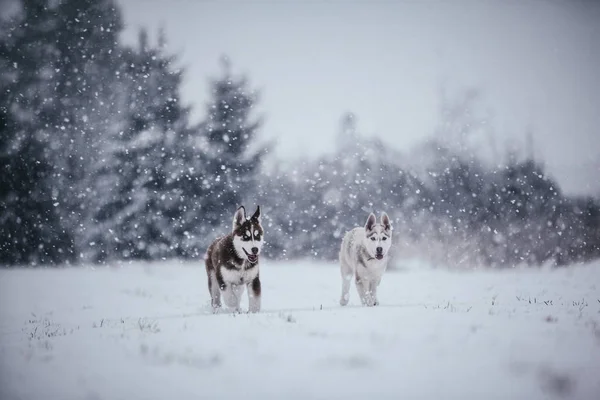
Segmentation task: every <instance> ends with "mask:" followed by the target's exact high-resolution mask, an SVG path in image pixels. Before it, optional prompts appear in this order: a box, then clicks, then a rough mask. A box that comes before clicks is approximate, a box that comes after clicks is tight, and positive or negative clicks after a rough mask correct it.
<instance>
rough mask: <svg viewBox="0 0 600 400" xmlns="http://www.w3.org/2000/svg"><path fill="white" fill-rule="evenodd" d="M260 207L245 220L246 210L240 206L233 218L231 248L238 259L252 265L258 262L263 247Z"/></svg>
mask: <svg viewBox="0 0 600 400" xmlns="http://www.w3.org/2000/svg"><path fill="white" fill-rule="evenodd" d="M260 222H261V216H260V206H257V207H256V211H255V212H254V214H253V215H252V217H250V218H246V209H245V208H244V206H241V207H240V208H238V209H237V211H236V213H235V215H234V217H233V246H234V248H235V251H236V253H237V255H238V257H240V258H242V259H247V260H248V261H250V262H251V263H252V264H254V263H256V262H257V261H258V255H259V254H260V251H261V249H262V245H263V233H264V232H263V228H262V226H261V224H260Z"/></svg>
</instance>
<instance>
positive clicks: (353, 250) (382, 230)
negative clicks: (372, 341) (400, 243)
mask: <svg viewBox="0 0 600 400" xmlns="http://www.w3.org/2000/svg"><path fill="white" fill-rule="evenodd" d="M391 245H392V225H391V224H390V218H389V217H388V215H387V214H386V213H385V212H384V213H382V214H381V223H380V224H378V223H377V218H376V217H375V214H373V213H371V214H370V215H369V218H367V223H366V224H365V226H364V228H361V227H359V228H354V229H352V230H351V231H349V232H348V233H346V235H345V236H344V239H343V240H342V246H341V249H340V269H341V273H342V297H341V299H340V304H341V305H342V306H345V305H346V304H348V300H349V299H350V294H349V291H350V281H351V279H352V277H353V276H354V278H355V280H356V290H357V291H358V295H359V296H360V300H361V302H362V304H363V305H366V306H369V307H371V306H376V305H378V304H379V301H378V300H377V287H378V286H379V284H380V283H381V278H382V276H383V273H384V272H385V270H386V269H387V264H388V259H389V257H388V251H389V249H390V246H391Z"/></svg>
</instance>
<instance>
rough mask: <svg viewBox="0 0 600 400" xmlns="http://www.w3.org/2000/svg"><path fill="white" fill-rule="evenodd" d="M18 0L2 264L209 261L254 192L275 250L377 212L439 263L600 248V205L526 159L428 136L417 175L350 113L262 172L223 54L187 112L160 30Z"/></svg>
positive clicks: (254, 123)
mask: <svg viewBox="0 0 600 400" xmlns="http://www.w3.org/2000/svg"><path fill="white" fill-rule="evenodd" d="M20 6H21V7H20V10H19V12H18V13H16V14H15V15H13V16H11V18H10V19H5V20H2V22H1V26H0V69H1V71H2V72H1V74H0V171H1V173H0V264H3V265H13V264H15V265H48V264H60V263H81V262H96V263H97V262H110V261H114V260H134V259H142V260H155V259H169V258H180V259H201V258H202V256H203V253H204V251H205V248H206V245H207V244H208V243H209V242H210V241H211V240H212V239H214V237H215V235H217V234H220V233H225V232H226V231H227V230H228V227H229V225H230V224H229V222H230V219H231V215H232V213H233V210H235V209H236V208H237V206H238V205H240V204H243V203H245V202H248V203H253V204H257V203H258V204H261V206H262V207H263V210H264V215H265V224H266V227H265V228H266V231H267V242H268V246H267V247H266V248H265V250H266V253H267V256H269V257H271V258H276V259H290V258H323V259H334V258H335V257H336V255H337V251H338V247H339V241H340V240H341V236H342V235H343V234H344V232H345V231H346V230H347V229H349V228H350V227H352V226H355V225H357V224H362V223H363V219H364V216H365V215H366V213H367V212H368V211H371V210H377V209H379V210H382V209H385V210H386V211H387V212H388V213H389V215H390V217H391V218H392V220H393V223H394V227H395V237H394V241H395V248H396V251H397V252H398V253H401V252H402V253H405V254H412V255H420V256H424V255H427V256H430V257H435V258H436V260H439V261H443V262H445V263H453V264H461V263H465V264H466V263H480V264H483V265H496V266H506V265H514V264H515V263H529V264H539V263H543V262H547V261H552V262H554V263H556V264H560V265H564V264H569V263H572V262H575V261H583V260H589V259H592V258H596V257H598V256H600V202H599V201H598V199H596V198H592V197H589V198H573V197H569V196H565V195H564V194H563V193H562V192H561V191H560V188H559V186H558V184H557V183H556V182H555V181H553V180H552V179H551V178H550V177H549V176H547V174H546V173H545V172H544V167H543V165H542V163H540V162H538V161H536V160H534V159H533V158H531V157H525V158H523V157H521V158H519V157H506V158H505V159H504V160H503V162H502V163H496V164H490V163H487V162H484V161H483V160H482V159H481V158H478V157H477V156H475V155H473V154H472V153H468V152H461V151H460V149H457V148H455V147H453V142H452V141H444V140H440V139H439V138H436V139H433V140H431V141H428V142H427V143H425V144H424V145H423V147H422V151H424V152H427V153H428V154H429V155H430V158H429V159H430V160H431V161H428V162H427V163H423V164H422V165H420V166H419V168H416V167H415V166H414V165H410V163H408V162H406V157H405V156H404V155H403V154H402V153H400V152H398V151H395V150H393V149H391V148H390V147H389V146H387V145H386V143H384V142H382V141H380V140H379V139H368V138H366V137H364V135H361V134H360V133H359V132H358V129H357V124H356V118H355V117H354V116H353V115H352V114H348V115H346V116H343V118H342V121H341V124H340V130H339V132H338V136H337V147H336V150H335V151H334V152H333V153H331V154H325V155H323V156H320V157H319V158H318V159H316V160H315V159H305V160H302V159H300V160H297V161H295V162H294V163H293V164H292V165H291V166H290V165H286V166H284V165H283V164H281V163H280V162H277V161H273V160H271V161H272V162H271V163H269V165H267V164H266V163H265V159H266V157H268V156H269V150H270V148H271V146H270V145H269V144H264V142H261V141H259V138H258V134H259V130H260V127H261V121H260V119H259V118H257V117H256V116H255V105H256V104H257V101H258V95H257V93H256V92H255V91H253V90H252V89H251V88H250V85H249V83H248V80H247V78H246V77H244V76H239V75H235V74H234V73H233V72H232V68H231V66H230V65H229V63H228V62H227V61H223V63H222V69H221V74H220V76H218V77H215V78H213V79H212V80H211V81H210V91H211V92H210V100H209V101H208V103H207V104H206V105H205V107H206V117H205V118H204V120H203V121H201V122H199V123H191V122H190V108H189V107H188V106H186V105H184V104H182V101H181V95H180V88H181V85H182V79H183V71H182V70H181V69H179V68H177V67H176V61H177V59H176V57H175V56H174V55H173V54H171V53H169V52H168V49H167V45H166V38H165V37H164V35H163V34H159V38H158V40H157V43H150V41H149V39H148V34H147V33H146V32H145V31H144V30H142V31H141V32H140V34H139V39H138V42H137V44H136V45H135V46H127V45H124V44H122V43H120V41H119V35H120V33H121V31H122V28H123V21H122V16H121V13H120V10H119V9H118V7H117V5H116V4H115V2H114V1H112V0H64V1H61V2H55V1H50V0H22V1H21V2H20ZM444 118H448V117H447V116H444V115H442V116H441V119H442V120H443V119H444ZM454 122H455V123H456V121H454ZM444 126H446V128H443V129H442V130H444V129H450V128H448V127H447V124H446V125H444Z"/></svg>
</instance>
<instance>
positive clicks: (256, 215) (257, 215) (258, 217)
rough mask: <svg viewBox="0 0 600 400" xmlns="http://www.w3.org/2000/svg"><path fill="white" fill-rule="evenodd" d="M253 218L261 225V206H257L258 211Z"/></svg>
mask: <svg viewBox="0 0 600 400" xmlns="http://www.w3.org/2000/svg"><path fill="white" fill-rule="evenodd" d="M252 218H253V219H255V220H257V221H258V222H259V223H260V221H261V217H260V206H256V211H255V212H254V214H253V215H252Z"/></svg>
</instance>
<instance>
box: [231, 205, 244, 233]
mask: <svg viewBox="0 0 600 400" xmlns="http://www.w3.org/2000/svg"><path fill="white" fill-rule="evenodd" d="M245 220H246V209H245V208H244V206H240V207H239V208H238V209H237V211H236V212H235V215H234V216H233V227H232V230H233V231H235V230H236V229H237V228H239V227H240V226H241V225H242V224H243V223H244V221H245Z"/></svg>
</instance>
